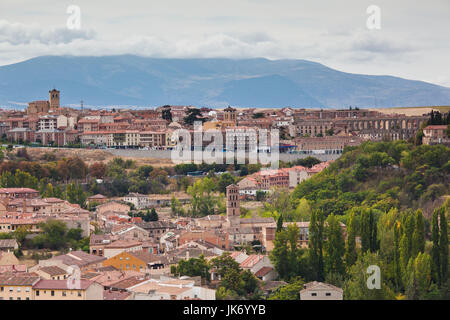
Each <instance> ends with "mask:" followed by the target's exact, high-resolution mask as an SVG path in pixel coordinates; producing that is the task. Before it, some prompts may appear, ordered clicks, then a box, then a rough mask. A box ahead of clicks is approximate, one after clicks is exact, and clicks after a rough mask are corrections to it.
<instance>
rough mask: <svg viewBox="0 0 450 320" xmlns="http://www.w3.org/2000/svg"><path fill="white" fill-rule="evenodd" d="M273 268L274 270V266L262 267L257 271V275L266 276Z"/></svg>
mask: <svg viewBox="0 0 450 320" xmlns="http://www.w3.org/2000/svg"><path fill="white" fill-rule="evenodd" d="M272 270H273V268H272V267H262V268H261V269H259V270H258V271H257V272H256V273H255V276H256V277H264V276H265V275H266V274H268V273H269V272H270V271H272Z"/></svg>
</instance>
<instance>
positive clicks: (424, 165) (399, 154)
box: [292, 141, 450, 216]
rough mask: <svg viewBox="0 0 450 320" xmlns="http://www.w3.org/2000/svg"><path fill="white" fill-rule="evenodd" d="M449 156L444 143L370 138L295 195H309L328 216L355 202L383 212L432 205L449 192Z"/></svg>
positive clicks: (341, 212)
mask: <svg viewBox="0 0 450 320" xmlns="http://www.w3.org/2000/svg"><path fill="white" fill-rule="evenodd" d="M449 159H450V149H449V148H447V147H445V146H443V145H435V146H428V145H422V146H414V145H412V144H410V143H407V142H406V141H396V142H378V143H376V142H366V143H364V144H362V145H361V146H359V147H351V148H346V149H345V150H344V154H343V155H342V156H341V157H340V158H339V159H338V160H336V161H335V162H334V163H333V164H331V165H330V167H329V168H327V169H326V170H324V171H323V172H321V173H320V174H318V175H316V176H314V177H313V178H311V179H309V180H307V181H305V182H303V183H301V184H299V185H298V186H297V188H296V189H295V191H294V192H293V194H292V199H293V201H294V202H298V201H299V200H300V199H302V198H305V199H307V200H309V201H310V202H312V203H314V206H315V207H316V208H318V209H321V210H323V211H324V214H325V216H327V215H328V214H330V213H334V214H335V215H343V214H345V213H346V212H347V211H348V210H349V209H351V208H354V207H355V206H370V207H374V208H376V209H379V210H381V211H384V212H387V211H389V209H391V208H393V207H395V208H398V209H401V208H413V209H416V208H422V209H429V208H428V206H427V205H429V204H430V203H433V201H435V200H436V199H438V198H439V197H440V196H442V195H445V194H448V193H449V185H448V181H449V175H450V161H449Z"/></svg>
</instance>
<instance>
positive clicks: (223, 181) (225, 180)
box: [218, 172, 235, 193]
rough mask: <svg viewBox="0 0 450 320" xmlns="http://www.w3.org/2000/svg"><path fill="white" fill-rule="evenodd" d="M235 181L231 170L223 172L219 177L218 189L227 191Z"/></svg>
mask: <svg viewBox="0 0 450 320" xmlns="http://www.w3.org/2000/svg"><path fill="white" fill-rule="evenodd" d="M234 182H235V181H234V177H233V176H232V175H231V174H230V173H229V172H225V173H223V174H222V175H221V176H220V178H219V183H218V191H219V192H222V193H225V192H226V188H227V187H228V186H229V185H230V184H233V183H234Z"/></svg>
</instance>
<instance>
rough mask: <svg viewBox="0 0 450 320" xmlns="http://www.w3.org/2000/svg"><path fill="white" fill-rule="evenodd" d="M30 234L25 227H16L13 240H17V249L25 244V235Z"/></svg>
mask: <svg viewBox="0 0 450 320" xmlns="http://www.w3.org/2000/svg"><path fill="white" fill-rule="evenodd" d="M29 233H30V232H29V231H28V229H27V228H26V227H23V226H21V227H18V228H17V229H16V230H15V231H14V238H15V239H16V240H17V242H18V244H19V247H22V246H23V244H24V243H25V239H26V237H27V235H28V234H29Z"/></svg>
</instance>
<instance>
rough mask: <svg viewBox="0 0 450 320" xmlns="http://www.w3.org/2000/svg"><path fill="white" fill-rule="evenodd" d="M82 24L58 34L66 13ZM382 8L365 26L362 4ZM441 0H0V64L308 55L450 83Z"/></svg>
mask: <svg viewBox="0 0 450 320" xmlns="http://www.w3.org/2000/svg"><path fill="white" fill-rule="evenodd" d="M70 5H77V6H78V7H79V8H80V10H81V28H80V29H79V30H70V29H68V28H67V20H68V18H69V17H70V14H67V8H68V7H69V6H70ZM371 5H377V6H378V7H379V8H380V9H381V29H373V30H370V29H368V28H367V20H368V18H369V16H370V14H368V13H367V8H368V7H369V6H371ZM449 17H450V0H428V1H410V0H395V1H393V0H368V1H367V0H228V1H220V0H189V1H187V0H164V1H153V0H126V1H124V0H109V1H104V0H95V1H93V0H70V1H66V0H58V1H55V0H1V1H0V65H6V64H11V63H15V62H19V61H23V60H26V59H29V58H32V57H36V56H40V55H63V54H64V55H65V54H72V55H106V54H124V53H128V54H138V55H144V56H153V57H177V58H185V57H189V58H192V57H229V58H243V57H265V58H269V59H286V58H289V59H307V60H312V61H316V62H320V63H323V64H325V65H327V66H329V67H332V68H335V69H338V70H341V71H346V72H352V73H364V74H382V75H386V74H387V75H395V76H400V77H404V78H408V79H417V80H423V81H428V82H432V83H436V84H440V85H444V86H448V87H450V19H449Z"/></svg>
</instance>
